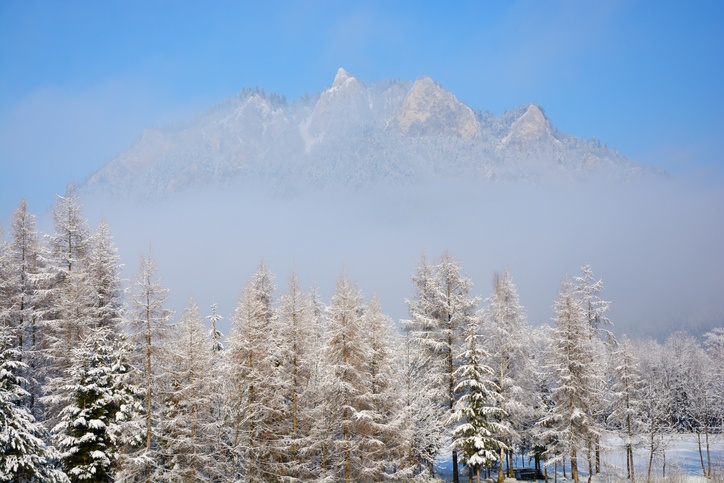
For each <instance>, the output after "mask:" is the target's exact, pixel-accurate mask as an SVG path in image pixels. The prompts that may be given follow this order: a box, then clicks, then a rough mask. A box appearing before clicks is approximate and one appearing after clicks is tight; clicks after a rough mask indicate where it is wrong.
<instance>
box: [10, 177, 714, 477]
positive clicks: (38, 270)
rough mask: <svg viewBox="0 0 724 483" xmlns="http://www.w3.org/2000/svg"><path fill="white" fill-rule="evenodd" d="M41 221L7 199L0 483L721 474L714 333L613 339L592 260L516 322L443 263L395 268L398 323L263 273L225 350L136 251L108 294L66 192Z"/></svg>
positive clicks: (102, 241)
mask: <svg viewBox="0 0 724 483" xmlns="http://www.w3.org/2000/svg"><path fill="white" fill-rule="evenodd" d="M52 215H53V225H54V227H53V228H54V229H53V232H52V233H49V234H45V235H41V234H40V233H39V232H38V230H37V227H36V221H35V217H34V215H33V214H32V213H30V212H29V211H28V209H27V204H26V203H25V201H21V202H20V205H19V207H18V208H17V210H16V211H15V213H14V216H13V219H12V220H11V225H10V226H9V227H8V229H7V230H6V231H4V235H3V234H1V233H0V446H1V447H2V451H0V481H8V482H69V481H70V482H90V481H92V482H116V481H117V482H197V481H209V482H242V481H243V482H277V481H279V482H282V481H284V482H294V481H328V482H339V481H345V482H351V481H354V482H376V481H388V480H391V481H430V480H435V478H436V477H439V476H440V475H439V469H438V466H437V465H436V462H438V461H440V459H441V458H446V459H448V460H449V459H451V460H452V468H453V480H454V481H460V480H466V479H470V480H471V481H472V480H476V481H479V480H480V479H481V478H486V477H490V478H492V479H496V478H497V481H498V482H500V483H502V481H503V480H504V478H506V477H508V476H512V475H513V473H514V469H515V468H516V467H520V466H523V465H525V466H530V467H534V468H536V469H537V470H539V471H541V472H542V473H543V474H544V475H546V476H547V475H548V473H549V472H550V471H551V469H552V468H553V467H554V465H555V467H556V468H557V467H559V466H560V465H565V466H563V467H564V468H566V467H567V468H568V469H569V471H570V477H571V478H572V479H573V480H574V481H575V482H576V483H578V482H579V481H581V480H585V479H588V481H589V482H590V480H591V478H592V476H594V475H596V474H597V473H600V472H602V471H603V466H604V464H603V463H604V462H603V460H604V459H605V457H606V454H607V453H608V452H610V451H612V450H613V448H610V447H607V444H609V443H608V442H610V441H616V442H620V444H621V445H622V447H621V448H617V449H616V450H617V451H621V452H622V453H625V455H626V463H625V467H623V468H621V474H620V475H616V476H618V477H620V479H621V480H624V479H627V480H630V481H631V483H634V482H635V481H636V479H638V480H639V481H647V482H649V481H652V479H653V478H654V477H655V476H658V475H661V473H662V465H664V467H665V464H666V463H665V462H666V458H665V457H666V451H667V448H668V441H669V439H670V438H671V435H672V434H677V433H688V434H692V435H695V437H696V440H697V443H698V449H699V451H698V456H699V462H700V464H701V473H700V475H702V476H704V477H707V478H712V476H713V475H714V474H715V473H716V471H717V468H716V461H712V457H711V452H710V449H711V444H713V443H712V442H711V440H712V439H713V437H714V436H715V435H720V434H721V433H722V429H723V425H724V328H716V329H714V330H712V331H710V332H709V333H707V334H706V335H705V336H703V337H701V338H696V337H694V336H691V335H688V334H686V333H683V332H678V333H674V334H672V335H671V336H670V337H669V338H668V339H667V340H665V341H656V340H630V339H628V338H627V337H626V336H619V335H615V334H614V331H613V325H612V323H611V321H610V320H609V319H608V314H609V306H610V302H609V301H606V300H605V297H604V296H603V281H602V279H600V278H598V277H597V276H595V275H594V273H593V270H592V269H591V267H589V266H583V267H582V268H581V272H580V273H579V274H578V275H575V276H571V277H565V278H564V279H563V281H562V283H561V285H560V288H559V291H558V295H557V298H556V299H555V301H551V303H553V304H554V310H555V318H554V320H552V321H551V324H550V325H545V326H533V325H531V324H529V322H528V321H527V319H526V315H525V309H524V307H523V306H522V305H521V302H520V299H519V295H518V292H517V289H516V285H515V283H514V281H513V278H512V276H511V274H510V273H509V272H508V271H507V270H503V271H501V272H499V273H496V274H493V284H492V290H491V293H490V295H489V296H488V297H487V298H486V299H481V298H479V297H476V296H474V295H473V293H472V281H471V280H470V279H469V278H466V277H465V275H464V272H463V269H462V267H461V265H460V263H459V262H458V261H457V260H456V259H455V258H454V257H453V256H452V255H451V254H449V253H443V254H442V255H440V256H439V257H437V258H432V259H430V258H427V257H426V256H424V255H423V256H421V258H420V261H419V264H418V266H417V267H416V269H415V268H414V267H411V268H413V269H414V270H415V271H414V275H413V276H412V280H411V285H410V297H409V299H408V300H406V303H407V306H408V309H409V318H408V319H407V320H401V321H398V322H396V321H393V320H392V319H391V318H390V317H389V316H387V315H385V312H384V310H383V308H382V307H381V306H380V303H379V301H378V300H377V299H376V298H375V297H369V298H366V297H365V296H364V295H363V294H362V293H361V292H360V290H359V289H358V288H357V287H356V286H355V283H354V282H353V280H352V279H351V278H350V277H349V276H348V275H347V274H342V275H340V277H339V279H338V280H337V283H336V288H335V291H334V293H333V295H332V296H331V299H330V300H328V301H324V300H321V297H320V296H319V294H318V293H317V292H316V291H315V290H313V289H304V288H303V287H302V286H301V284H300V282H299V279H298V278H297V275H296V274H295V273H294V272H292V273H291V274H290V275H289V276H288V279H287V281H286V282H285V283H284V284H283V286H282V287H281V288H280V289H278V288H277V282H276V278H275V276H274V274H272V273H271V272H270V270H269V269H268V268H267V267H266V266H265V264H264V263H260V264H259V266H258V267H257V269H256V271H255V272H254V274H253V276H252V277H251V279H250V280H248V282H247V283H246V284H245V285H244V286H243V287H241V289H240V295H239V298H238V303H237V305H236V308H235V310H234V313H233V314H231V315H230V316H229V320H228V322H229V327H230V329H229V333H228V334H222V333H221V332H220V331H219V329H218V326H219V323H220V321H221V320H222V316H221V315H220V314H218V313H217V311H216V307H215V306H212V307H209V308H208V309H201V308H199V307H198V306H197V304H196V303H195V302H194V300H193V299H189V301H188V303H187V304H186V306H185V308H184V309H183V311H181V313H180V314H178V316H175V315H174V314H173V313H172V311H171V310H170V309H169V308H168V306H167V300H166V298H167V294H168V289H167V288H166V287H165V286H164V284H163V281H162V280H161V277H160V275H159V273H160V271H159V269H158V267H157V266H156V263H155V261H154V259H153V257H152V256H151V255H150V254H147V255H143V256H141V257H140V263H139V265H138V268H137V271H136V276H135V278H134V279H133V280H131V281H130V282H128V283H126V282H124V281H122V278H121V275H120V271H121V261H120V260H119V257H118V254H117V250H116V247H115V246H114V242H113V238H112V236H111V230H110V228H109V227H108V226H107V225H106V224H105V223H104V222H103V221H101V222H100V223H99V224H98V225H97V227H96V228H95V229H92V228H91V227H89V226H88V223H87V221H86V220H85V218H84V215H83V207H82V205H81V202H80V200H79V198H78V197H77V195H76V194H75V193H74V192H73V191H72V190H69V191H68V192H66V194H65V195H64V196H58V197H57V200H56V203H55V205H54V207H53V212H52ZM1 228H2V227H0V229H1ZM277 293H281V295H278V296H277ZM206 314H208V315H206ZM607 435H616V436H617V438H615V439H612V438H607V437H606V436H607ZM635 449H637V453H638V454H642V451H643V452H644V453H645V454H646V460H645V461H637V460H636V459H635V451H634V450H635ZM641 468H643V471H641ZM639 473H641V474H639Z"/></svg>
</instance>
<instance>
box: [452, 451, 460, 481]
mask: <svg viewBox="0 0 724 483" xmlns="http://www.w3.org/2000/svg"><path fill="white" fill-rule="evenodd" d="M452 465H453V483H460V475H459V474H458V452H457V450H454V451H453V453H452Z"/></svg>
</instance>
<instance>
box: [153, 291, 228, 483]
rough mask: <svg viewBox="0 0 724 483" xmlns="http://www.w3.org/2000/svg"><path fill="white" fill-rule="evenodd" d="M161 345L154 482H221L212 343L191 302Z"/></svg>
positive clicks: (221, 471) (221, 465)
mask: <svg viewBox="0 0 724 483" xmlns="http://www.w3.org/2000/svg"><path fill="white" fill-rule="evenodd" d="M166 340H167V343H168V345H167V350H166V358H165V360H164V363H163V365H164V374H163V375H162V376H161V379H162V382H163V384H162V386H161V387H162V389H161V391H162V392H161V394H160V396H161V399H162V401H163V416H162V418H161V421H160V424H159V436H158V439H159V441H158V446H159V449H160V453H161V454H160V458H159V459H160V464H159V465H158V466H157V468H156V471H155V472H154V478H153V479H154V481H168V482H175V481H221V480H222V479H223V476H224V475H223V461H222V459H221V457H220V454H219V453H220V449H221V448H220V446H219V444H218V442H217V441H215V440H214V437H215V436H216V435H218V434H219V430H218V426H219V424H220V421H219V420H218V419H215V418H214V417H213V416H214V412H213V408H214V406H215V403H216V400H215V394H216V390H217V388H215V387H214V386H213V382H214V379H213V376H214V373H213V359H212V358H213V357H214V351H213V339H212V338H210V337H209V336H208V331H207V330H206V327H204V323H203V319H202V318H201V316H200V315H199V310H198V307H197V306H196V303H195V302H194V301H193V300H189V302H188V304H187V305H186V308H185V309H184V311H183V313H182V314H181V318H180V320H179V323H178V325H176V326H175V327H174V330H173V332H172V334H171V337H168V338H167V339H166Z"/></svg>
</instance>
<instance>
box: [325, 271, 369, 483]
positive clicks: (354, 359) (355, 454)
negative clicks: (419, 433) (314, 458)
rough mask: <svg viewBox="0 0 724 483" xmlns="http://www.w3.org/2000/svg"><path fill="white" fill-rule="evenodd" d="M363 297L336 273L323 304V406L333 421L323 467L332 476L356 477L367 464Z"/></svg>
mask: <svg viewBox="0 0 724 483" xmlns="http://www.w3.org/2000/svg"><path fill="white" fill-rule="evenodd" d="M362 309H363V307H362V296H361V294H360V292H359V291H358V290H357V288H356V287H355V286H354V285H353V284H352V282H350V281H349V279H348V278H346V277H344V276H340V278H339V279H338V280H337V286H336V289H335V292H334V295H333V296H332V301H331V303H330V305H329V307H327V317H328V326H327V343H326V346H325V348H324V353H325V363H326V365H327V368H328V372H327V380H326V384H325V386H326V391H327V397H326V400H325V408H324V411H325V412H326V413H327V414H328V416H329V419H330V420H331V424H330V429H331V431H332V432H331V433H330V435H329V439H330V442H329V447H328V455H326V458H325V459H326V461H325V465H324V466H325V469H326V474H325V475H324V476H325V477H327V478H330V479H331V480H333V481H345V482H349V481H358V480H360V479H362V477H363V471H364V468H365V464H364V459H363V455H364V453H363V451H362V449H361V444H362V432H363V431H362V426H361V421H362V419H363V417H364V413H363V411H364V410H365V409H367V405H366V404H365V401H364V400H363V399H362V398H363V396H366V395H367V387H366V376H367V374H366V369H367V368H366V362H367V354H368V348H367V347H366V343H365V339H364V336H363V334H362V327H361V318H362Z"/></svg>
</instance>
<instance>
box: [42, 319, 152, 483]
mask: <svg viewBox="0 0 724 483" xmlns="http://www.w3.org/2000/svg"><path fill="white" fill-rule="evenodd" d="M130 371H131V367H130V364H129V363H128V362H127V360H126V348H125V346H124V345H123V344H122V343H121V341H120V340H118V336H117V335H116V334H114V333H113V332H112V331H111V330H110V329H108V328H96V329H90V330H88V331H86V334H85V335H84V336H83V338H82V340H81V343H80V345H79V347H77V348H76V349H75V350H74V351H73V357H72V364H71V366H70V368H69V369H68V378H67V383H66V384H65V386H64V387H63V393H62V394H61V395H60V396H58V397H57V403H58V404H59V405H60V407H61V408H62V409H61V410H60V413H59V420H60V421H59V423H58V424H57V425H56V426H55V428H53V433H54V434H55V436H56V439H57V446H58V449H59V450H60V453H61V455H60V457H61V463H62V466H63V469H64V470H65V473H66V474H67V475H68V477H69V478H70V480H71V481H72V482H86V481H94V482H113V481H116V473H117V470H118V467H119V463H120V459H121V455H120V452H121V449H122V447H123V446H124V444H128V443H129V442H132V441H133V440H134V439H140V432H139V430H138V428H137V427H134V426H132V424H133V420H134V419H135V418H134V416H135V415H134V413H137V412H138V410H139V409H140V404H139V402H140V401H139V398H138V396H139V393H140V391H139V390H138V389H137V388H136V387H135V386H133V385H132V384H131V382H130ZM128 424H131V426H129V425H128ZM129 430H130V432H129Z"/></svg>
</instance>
